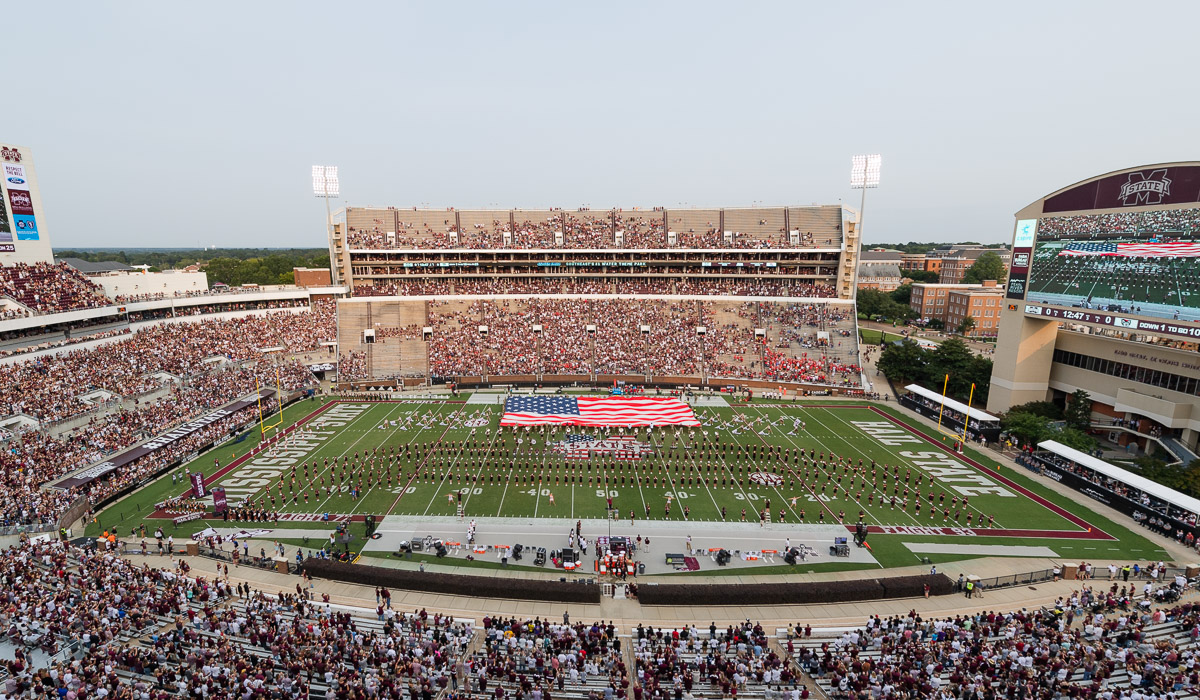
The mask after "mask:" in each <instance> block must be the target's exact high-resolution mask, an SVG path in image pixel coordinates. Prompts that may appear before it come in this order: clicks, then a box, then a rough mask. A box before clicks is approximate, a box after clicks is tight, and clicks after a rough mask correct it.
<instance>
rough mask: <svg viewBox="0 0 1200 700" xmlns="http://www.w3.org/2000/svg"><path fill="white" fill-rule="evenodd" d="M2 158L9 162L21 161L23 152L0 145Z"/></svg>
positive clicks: (0, 158) (0, 156)
mask: <svg viewBox="0 0 1200 700" xmlns="http://www.w3.org/2000/svg"><path fill="white" fill-rule="evenodd" d="M0 160H4V161H5V162H8V163H20V162H21V152H20V151H18V150H17V149H15V148H9V147H8V146H3V147H0Z"/></svg>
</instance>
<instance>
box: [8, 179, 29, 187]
mask: <svg viewBox="0 0 1200 700" xmlns="http://www.w3.org/2000/svg"><path fill="white" fill-rule="evenodd" d="M8 183H9V184H10V185H24V184H25V178H20V177H10V178H8Z"/></svg>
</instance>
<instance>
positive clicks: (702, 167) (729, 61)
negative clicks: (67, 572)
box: [0, 0, 1200, 248]
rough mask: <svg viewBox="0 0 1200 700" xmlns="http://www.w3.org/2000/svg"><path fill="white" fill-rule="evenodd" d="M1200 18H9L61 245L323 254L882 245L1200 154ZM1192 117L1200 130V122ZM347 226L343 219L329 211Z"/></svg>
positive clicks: (1056, 12) (249, 9) (5, 102)
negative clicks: (839, 224) (423, 237)
mask: <svg viewBox="0 0 1200 700" xmlns="http://www.w3.org/2000/svg"><path fill="white" fill-rule="evenodd" d="M1197 26H1200V5H1197V4H1196V3H1194V2H1189V3H1172V2H1156V3H1151V4H1138V3H1129V2H1121V3H1099V2H1086V3H1085V2H1072V3H1051V2H1045V1H1044V0H1043V1H1042V2H1029V3H1019V2H1003V3H969V2H968V3H964V2H954V3H944V4H918V3H896V2H888V3H866V2H860V3H844V2H835V3H821V4H817V3H798V2H788V3H742V2H733V3H731V2H722V3H707V2H688V3H563V2H556V3H544V4H529V3H502V2H487V3H473V2H446V3H428V4H424V5H408V4H401V3H392V2H320V3H316V2H312V3H310V2H286V3H284V2H244V1H243V2H205V3H163V2H140V3H139V2H122V3H116V2H96V3H83V2H76V3H53V2H24V3H4V5H3V6H2V8H0V27H3V41H2V45H3V47H4V51H3V53H4V56H5V58H6V63H7V66H8V69H7V70H6V78H7V79H6V81H5V90H4V97H3V98H0V105H2V106H0V141H7V142H10V143H17V144H21V145H25V146H29V147H31V148H32V149H33V150H34V157H35V161H36V164H37V169H38V176H39V180H40V184H41V189H42V197H43V200H44V203H45V207H46V222H45V223H44V226H45V229H46V230H47V231H48V232H49V233H50V235H51V237H52V241H53V243H54V245H55V247H57V248H63V247H68V246H72V245H79V246H82V245H88V246H118V245H130V246H134V245H139V246H149V245H153V246H194V245H235V246H241V245H245V246H252V245H253V246H257V245H269V246H283V245H323V244H324V242H325V233H324V231H325V229H324V208H323V206H322V205H321V202H320V201H319V200H317V199H315V198H313V197H312V196H311V185H310V172H309V169H310V166H311V165H312V164H314V163H328V164H336V165H338V166H340V167H341V174H342V198H343V200H344V202H345V203H350V204H353V205H359V206H363V205H371V204H374V205H397V206H412V205H420V204H422V203H428V204H429V205H431V206H435V207H444V206H458V207H463V208H470V207H478V206H489V205H493V204H498V205H500V206H503V207H509V206H524V207H535V206H546V205H556V206H563V207H577V206H580V205H590V206H592V207H593V208H600V207H607V206H612V205H618V206H626V207H632V206H644V207H650V206H655V205H665V206H681V205H690V206H745V205H750V204H753V203H755V202H759V201H761V202H765V203H768V204H807V203H811V202H819V203H831V202H837V201H839V200H841V199H843V198H845V199H846V201H848V202H850V203H851V204H853V205H854V206H857V205H858V196H857V192H854V191H851V190H850V189H849V188H848V187H847V175H848V170H849V161H850V156H851V155H852V154H854V153H870V152H879V153H882V154H883V156H884V165H883V184H882V186H881V187H880V188H879V189H878V190H874V191H872V192H871V193H870V194H869V195H868V202H867V216H866V222H865V233H866V236H865V237H866V240H867V241H868V242H877V241H880V240H886V241H904V240H965V239H976V240H983V241H999V240H1008V239H1009V238H1010V236H1011V232H1012V225H1013V218H1012V213H1013V212H1015V211H1016V210H1017V209H1019V208H1021V207H1023V206H1024V205H1026V204H1028V203H1029V202H1031V201H1033V200H1035V199H1037V198H1039V197H1041V196H1043V195H1045V194H1047V193H1048V192H1050V191H1052V190H1054V189H1057V188H1059V187H1062V186H1064V185H1067V184H1070V183H1072V182H1074V181H1076V180H1080V179H1083V178H1086V177H1090V176H1092V175H1096V174H1099V173H1102V172H1106V171H1109V170H1115V169H1118V168H1123V167H1126V166H1132V165H1138V164H1144V163H1152V162H1160V161H1169V160H1186V159H1194V158H1197V157H1200V153H1198V148H1197V145H1198V142H1197V134H1196V124H1197V113H1198V110H1197V103H1198V101H1200V91H1198V90H1197V89H1196V87H1195V84H1194V80H1195V72H1196V69H1195V51H1194V48H1193V47H1194V44H1195V33H1196V27H1197ZM1189 115H1190V116H1189ZM340 204H341V203H339V205H340Z"/></svg>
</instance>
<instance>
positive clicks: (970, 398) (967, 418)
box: [962, 382, 975, 443]
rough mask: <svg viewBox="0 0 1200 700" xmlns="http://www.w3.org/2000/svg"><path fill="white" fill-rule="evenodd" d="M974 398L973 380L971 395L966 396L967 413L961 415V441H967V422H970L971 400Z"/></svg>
mask: <svg viewBox="0 0 1200 700" xmlns="http://www.w3.org/2000/svg"><path fill="white" fill-rule="evenodd" d="M974 399H975V382H971V395H970V396H969V397H967V415H965V416H963V436H962V441H963V442H964V443H966V441H967V424H968V423H970V422H971V401H973V400H974Z"/></svg>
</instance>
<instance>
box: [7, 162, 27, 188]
mask: <svg viewBox="0 0 1200 700" xmlns="http://www.w3.org/2000/svg"><path fill="white" fill-rule="evenodd" d="M4 188H5V189H9V190H28V189H29V180H28V178H26V176H25V166H24V165H17V164H16V163H5V164H4Z"/></svg>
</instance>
